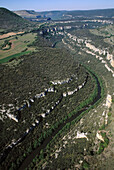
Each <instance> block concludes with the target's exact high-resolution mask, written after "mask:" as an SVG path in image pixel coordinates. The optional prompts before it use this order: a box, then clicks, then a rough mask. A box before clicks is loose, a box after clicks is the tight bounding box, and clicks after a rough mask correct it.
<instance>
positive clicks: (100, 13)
mask: <svg viewBox="0 0 114 170" xmlns="http://www.w3.org/2000/svg"><path fill="white" fill-rule="evenodd" d="M67 14H68V15H72V16H73V17H77V16H85V17H109V18H112V17H114V9H97V10H79V11H69V12H67Z"/></svg>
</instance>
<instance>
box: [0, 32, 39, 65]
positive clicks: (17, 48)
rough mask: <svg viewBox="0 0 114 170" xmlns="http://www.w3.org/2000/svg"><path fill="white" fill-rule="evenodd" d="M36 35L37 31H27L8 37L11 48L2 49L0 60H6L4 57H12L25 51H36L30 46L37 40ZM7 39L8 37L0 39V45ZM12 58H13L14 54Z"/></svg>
mask: <svg viewBox="0 0 114 170" xmlns="http://www.w3.org/2000/svg"><path fill="white" fill-rule="evenodd" d="M35 36H36V34H35V33H27V34H24V35H16V36H13V37H10V38H7V41H8V42H10V43H11V48H10V49H8V50H5V49H1V50H0V62H4V59H7V57H10V56H12V55H15V54H18V53H21V54H23V52H28V51H31V52H32V51H35V49H34V48H33V47H32V48H31V47H28V45H29V44H31V43H32V42H33V41H34V40H35ZM5 40H6V39H4V40H0V46H1V45H3V44H4V42H5ZM14 57H15V56H14ZM11 58H13V56H12V57H11ZM9 59H10V58H9ZM9 59H8V60H9Z"/></svg>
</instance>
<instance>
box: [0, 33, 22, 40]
mask: <svg viewBox="0 0 114 170" xmlns="http://www.w3.org/2000/svg"><path fill="white" fill-rule="evenodd" d="M23 33H24V32H9V33H7V34H3V35H0V39H4V38H8V37H11V36H13V35H18V34H23Z"/></svg>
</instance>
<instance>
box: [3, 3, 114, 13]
mask: <svg viewBox="0 0 114 170" xmlns="http://www.w3.org/2000/svg"><path fill="white" fill-rule="evenodd" d="M0 6H1V7H3V8H7V9H9V10H11V11H17V10H34V11H38V12H43V11H76V10H77V11H82V10H103V9H113V8H114V1H113V0H108V1H107V0H100V1H99V0H96V1H94V2H91V0H86V1H85V0H81V1H80V0H77V1H76V0H70V1H69V0H58V1H57V2H54V1H52V0H49V1H48V2H47V1H46V0H42V1H39V0H34V1H32V0H24V1H22V0H20V1H16V0H9V1H7V0H2V1H1V2H0Z"/></svg>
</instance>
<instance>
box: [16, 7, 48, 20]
mask: <svg viewBox="0 0 114 170" xmlns="http://www.w3.org/2000/svg"><path fill="white" fill-rule="evenodd" d="M13 12H14V13H16V14H17V15H19V16H21V17H22V18H26V19H28V20H31V21H43V20H49V19H51V18H50V17H48V15H47V16H46V15H45V13H40V12H36V11H34V10H19V11H13Z"/></svg>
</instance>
